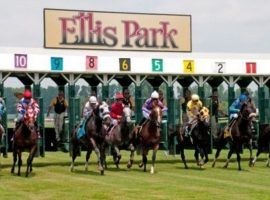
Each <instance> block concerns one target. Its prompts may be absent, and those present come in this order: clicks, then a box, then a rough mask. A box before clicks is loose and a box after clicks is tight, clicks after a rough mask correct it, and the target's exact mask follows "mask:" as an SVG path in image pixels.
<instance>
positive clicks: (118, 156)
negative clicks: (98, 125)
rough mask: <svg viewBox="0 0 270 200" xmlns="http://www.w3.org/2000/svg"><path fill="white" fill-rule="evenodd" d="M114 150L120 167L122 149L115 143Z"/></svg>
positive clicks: (116, 163) (117, 164) (116, 161)
mask: <svg viewBox="0 0 270 200" xmlns="http://www.w3.org/2000/svg"><path fill="white" fill-rule="evenodd" d="M114 150H115V161H114V163H115V165H116V167H117V168H119V163H120V160H121V154H120V150H119V148H118V146H116V145H114Z"/></svg>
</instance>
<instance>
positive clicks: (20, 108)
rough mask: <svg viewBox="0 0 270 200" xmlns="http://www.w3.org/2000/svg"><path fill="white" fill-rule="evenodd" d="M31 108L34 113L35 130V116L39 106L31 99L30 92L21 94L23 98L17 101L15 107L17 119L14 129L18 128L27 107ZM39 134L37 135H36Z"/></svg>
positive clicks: (26, 91)
mask: <svg viewBox="0 0 270 200" xmlns="http://www.w3.org/2000/svg"><path fill="white" fill-rule="evenodd" d="M29 106H30V107H32V109H33V111H34V118H35V126H36V128H37V122H36V119H37V115H38V113H39V111H40V110H39V105H38V104H37V102H36V100H35V99H33V98H32V93H31V91H30V90H25V91H24V93H23V98H22V99H21V100H20V101H19V103H18V105H17V112H18V117H17V122H16V125H15V129H17V128H18V127H19V125H20V124H21V122H22V121H23V118H24V115H25V113H26V111H27V110H26V109H27V107H29ZM38 134H39V133H38Z"/></svg>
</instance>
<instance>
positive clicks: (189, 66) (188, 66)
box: [183, 60, 195, 74]
mask: <svg viewBox="0 0 270 200" xmlns="http://www.w3.org/2000/svg"><path fill="white" fill-rule="evenodd" d="M183 64H184V70H183V71H184V73H188V74H190V73H191V74H193V73H194V71H195V66H194V60H183Z"/></svg>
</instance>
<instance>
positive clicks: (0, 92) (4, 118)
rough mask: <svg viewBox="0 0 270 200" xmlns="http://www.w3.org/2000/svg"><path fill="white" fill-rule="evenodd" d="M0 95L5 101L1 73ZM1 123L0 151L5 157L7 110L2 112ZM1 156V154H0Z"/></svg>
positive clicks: (6, 146)
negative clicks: (0, 138)
mask: <svg viewBox="0 0 270 200" xmlns="http://www.w3.org/2000/svg"><path fill="white" fill-rule="evenodd" d="M0 76H1V77H0V79H1V80H0V96H1V97H2V98H3V99H4V101H5V103H6V98H5V94H4V81H3V80H2V73H1V75H0ZM1 124H2V126H3V128H4V130H5V135H4V137H3V138H2V144H1V145H2V149H1V152H2V153H3V157H7V155H8V154H7V152H8V122H7V111H6V112H5V113H4V114H3V116H2V121H1ZM0 156H1V155H0Z"/></svg>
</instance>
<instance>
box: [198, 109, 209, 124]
mask: <svg viewBox="0 0 270 200" xmlns="http://www.w3.org/2000/svg"><path fill="white" fill-rule="evenodd" d="M198 115H199V121H201V122H204V123H205V124H207V125H208V124H209V123H210V115H209V109H208V108H206V107H203V108H202V109H201V110H200V112H199V114H198Z"/></svg>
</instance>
